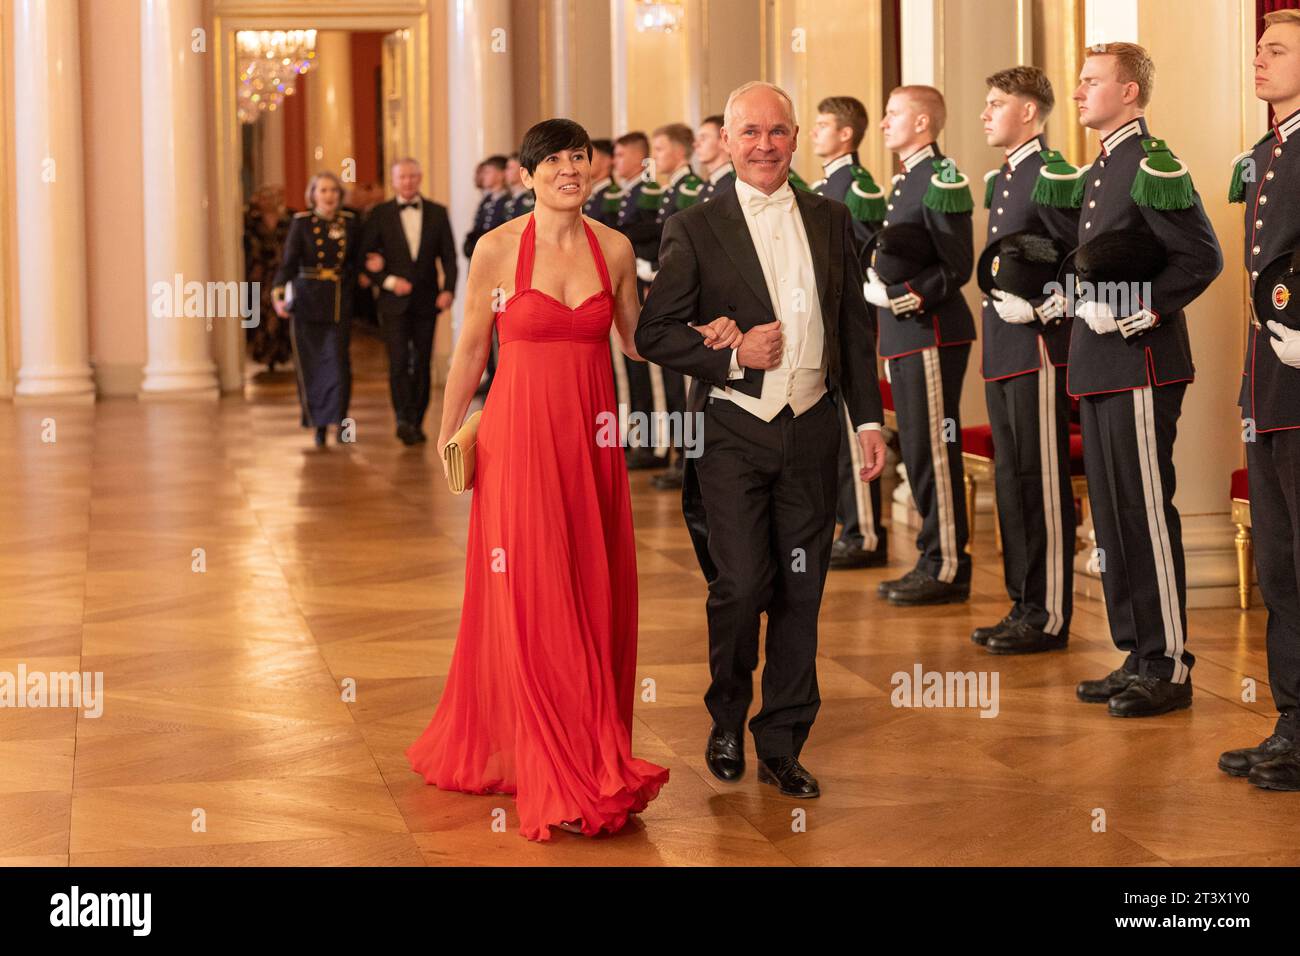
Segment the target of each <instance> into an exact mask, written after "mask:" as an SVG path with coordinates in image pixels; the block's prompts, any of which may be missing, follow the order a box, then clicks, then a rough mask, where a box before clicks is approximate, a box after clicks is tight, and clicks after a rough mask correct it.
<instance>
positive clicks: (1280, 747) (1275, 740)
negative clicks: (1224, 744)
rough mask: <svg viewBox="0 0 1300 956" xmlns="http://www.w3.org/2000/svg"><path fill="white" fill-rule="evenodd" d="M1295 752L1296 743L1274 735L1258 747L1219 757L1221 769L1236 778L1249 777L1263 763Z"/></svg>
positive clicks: (1230, 751)
mask: <svg viewBox="0 0 1300 956" xmlns="http://www.w3.org/2000/svg"><path fill="white" fill-rule="evenodd" d="M1293 750H1295V741H1293V740H1289V739H1288V738H1286V737H1283V736H1282V735H1281V734H1273V735H1272V736H1270V737H1269V738H1268V739H1266V740H1265V741H1264V742H1263V743H1261V744H1259V745H1258V746H1256V747H1243V748H1241V749H1240V750H1228V751H1225V752H1224V753H1222V754H1220V755H1219V769H1220V770H1222V771H1223V772H1224V773H1229V774H1232V775H1233V776H1234V777H1249V776H1250V772H1251V771H1252V770H1254V769H1255V767H1256V766H1257V765H1259V764H1261V763H1267V762H1268V761H1270V760H1274V759H1276V758H1278V757H1280V756H1282V755H1283V754H1285V753H1290V752H1291V751H1293Z"/></svg>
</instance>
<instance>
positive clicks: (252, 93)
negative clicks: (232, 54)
mask: <svg viewBox="0 0 1300 956" xmlns="http://www.w3.org/2000/svg"><path fill="white" fill-rule="evenodd" d="M235 46H236V49H237V52H238V54H239V62H240V69H239V119H240V122H242V123H256V122H257V118H258V116H259V115H260V114H261V113H262V112H263V111H267V112H274V111H275V110H277V109H279V108H280V104H281V103H283V102H284V98H285V97H286V96H292V95H293V89H294V81H295V80H297V78H298V77H299V76H300V75H301V74H303V73H306V72H307V70H308V69H310V68H311V61H312V60H313V59H314V58H315V57H316V31H315V30H240V31H239V32H238V33H236V34H235Z"/></svg>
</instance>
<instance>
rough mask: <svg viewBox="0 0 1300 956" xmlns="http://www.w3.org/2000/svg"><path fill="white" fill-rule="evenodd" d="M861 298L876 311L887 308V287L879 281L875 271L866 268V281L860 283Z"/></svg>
mask: <svg viewBox="0 0 1300 956" xmlns="http://www.w3.org/2000/svg"><path fill="white" fill-rule="evenodd" d="M862 295H863V297H864V298H865V299H866V300H867V301H868V302H870V303H871V304H872V305H874V306H875V307H876V308H878V309H887V308H889V287H888V286H886V285H885V284H884V283H883V282H881V281H880V276H878V275H876V270H875V269H872V268H871V267H870V266H868V267H867V281H866V282H864V283H862Z"/></svg>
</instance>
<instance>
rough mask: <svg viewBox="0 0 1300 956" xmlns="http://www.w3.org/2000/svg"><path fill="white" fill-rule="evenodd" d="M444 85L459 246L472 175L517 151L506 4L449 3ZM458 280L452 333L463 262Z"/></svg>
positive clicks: (469, 222)
mask: <svg viewBox="0 0 1300 956" xmlns="http://www.w3.org/2000/svg"><path fill="white" fill-rule="evenodd" d="M447 18H448V22H447V49H448V56H447V83H448V85H449V87H450V88H451V89H453V90H455V91H456V94H455V95H454V96H452V97H451V102H450V124H449V125H450V126H451V129H452V130H454V131H455V135H453V136H452V137H451V142H450V144H449V145H450V158H451V161H450V166H451V169H450V179H451V202H450V214H451V221H452V223H453V225H454V226H455V228H456V242H457V247H459V245H460V241H461V239H462V238H463V237H464V235H465V233H466V232H468V231H469V230H470V228H471V227H472V226H473V224H474V211H475V210H476V209H477V207H478V202H479V198H480V197H479V194H478V191H477V190H476V189H475V188H474V185H473V184H474V170H475V168H477V166H478V164H479V161H480V160H482V159H483V158H484V157H485V156H489V155H491V154H492V153H509V152H512V151H513V150H515V149H517V148H518V146H519V144H518V143H517V142H516V137H515V130H514V95H513V91H512V87H511V83H512V79H511V69H510V44H511V43H513V42H514V41H513V36H512V32H511V29H510V26H511V23H510V2H509V0H448V3H447ZM459 271H460V274H459V276H458V278H457V280H456V281H457V289H456V303H455V305H454V306H453V313H452V329H453V332H459V330H460V323H461V316H462V308H463V304H464V303H463V293H464V291H465V278H466V276H467V275H468V274H469V264H468V263H467V262H466V261H465V260H464V259H463V258H462V259H461V263H460V270H459Z"/></svg>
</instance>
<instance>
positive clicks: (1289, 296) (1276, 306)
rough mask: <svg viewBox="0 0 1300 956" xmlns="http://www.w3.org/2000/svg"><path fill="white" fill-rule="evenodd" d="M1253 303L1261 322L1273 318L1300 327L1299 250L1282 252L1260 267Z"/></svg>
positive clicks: (1261, 323) (1262, 323)
mask: <svg viewBox="0 0 1300 956" xmlns="http://www.w3.org/2000/svg"><path fill="white" fill-rule="evenodd" d="M1252 305H1254V307H1255V318H1256V319H1258V320H1259V324H1260V325H1264V324H1265V323H1267V322H1269V321H1272V320H1276V321H1278V322H1281V323H1282V324H1283V325H1285V326H1286V327H1287V328H1289V329H1300V249H1295V250H1292V251H1291V252H1284V253H1282V255H1280V256H1278V257H1277V258H1276V259H1274V260H1273V261H1272V262H1270V263H1269V264H1268V265H1266V266H1265V267H1264V268H1262V269H1260V270H1259V278H1258V279H1256V280H1255V295H1254V298H1253V300H1252Z"/></svg>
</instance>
